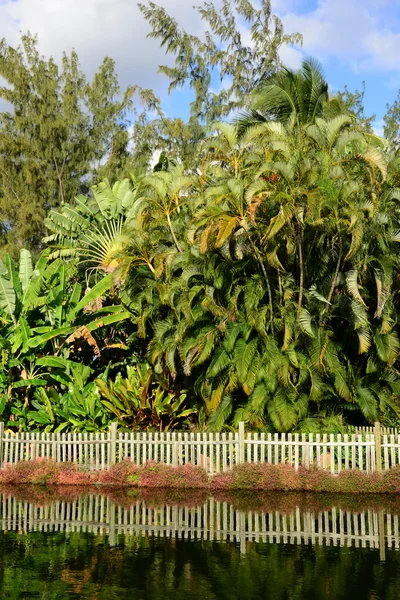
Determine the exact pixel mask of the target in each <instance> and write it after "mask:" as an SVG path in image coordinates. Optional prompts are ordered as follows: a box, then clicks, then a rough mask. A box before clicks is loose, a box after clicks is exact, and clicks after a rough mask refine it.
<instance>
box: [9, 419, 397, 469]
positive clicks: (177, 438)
mask: <svg viewBox="0 0 400 600" xmlns="http://www.w3.org/2000/svg"><path fill="white" fill-rule="evenodd" d="M37 457H41V458H43V457H44V458H50V459H53V460H55V461H57V462H65V461H73V462H75V463H79V464H81V465H85V466H86V467H87V468H88V469H92V470H99V469H105V468H108V467H109V466H110V465H111V464H114V463H115V462H120V461H123V460H126V459H129V460H131V461H133V462H134V463H136V464H137V465H143V464H145V463H146V462H148V461H158V462H161V463H164V464H167V465H173V466H178V465H185V464H188V463H191V464H194V465H198V466H201V467H203V468H205V469H206V470H207V472H208V473H210V474H213V473H218V472H220V471H227V470H229V469H232V467H233V466H234V465H236V464H241V463H244V462H249V463H250V462H253V463H257V462H260V463H270V464H278V463H286V464H289V465H293V466H294V467H295V468H296V469H298V468H299V466H300V465H303V466H306V467H310V466H313V465H314V466H316V467H318V468H323V469H328V470H330V472H331V473H340V472H341V471H342V470H347V469H360V470H362V471H367V472H373V471H376V470H378V471H380V470H382V468H383V469H389V468H390V467H393V466H395V465H398V464H400V435H399V434H390V435H388V434H386V433H382V431H381V430H380V427H379V424H377V425H376V427H375V429H374V432H373V433H354V434H345V435H341V434H329V435H328V434H314V435H313V434H309V435H306V434H298V433H293V434H290V433H289V434H284V433H282V434H278V433H275V434H272V433H261V434H258V433H245V430H244V424H243V423H240V424H239V431H238V432H235V433H214V434H213V433H186V432H185V433H182V432H167V433H151V432H147V433H146V432H140V433H137V432H128V433H126V432H120V431H118V429H117V424H116V423H113V424H112V426H111V428H110V431H108V432H102V433H90V434H89V433H83V434H82V433H76V434H72V433H59V434H55V433H17V434H15V433H12V432H9V431H4V424H3V423H0V465H1V466H4V465H5V464H6V463H7V464H15V463H16V462H19V461H22V460H32V459H35V458H37Z"/></svg>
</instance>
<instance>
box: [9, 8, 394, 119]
mask: <svg viewBox="0 0 400 600" xmlns="http://www.w3.org/2000/svg"><path fill="white" fill-rule="evenodd" d="M218 1H219V0H216V2H217V3H218ZM156 2H157V0H156ZM254 2H255V3H256V2H257V0H254ZM158 3H159V4H161V5H163V6H165V7H166V8H167V9H168V10H169V11H170V12H171V13H172V14H173V15H174V16H175V17H176V18H177V19H178V20H179V22H180V23H182V25H183V26H184V27H185V28H187V29H189V30H190V31H195V32H198V31H199V30H201V23H200V22H199V20H198V18H197V17H196V13H194V11H193V9H192V5H193V3H194V2H193V0H158ZM198 3H200V0H199V1H198ZM272 8H273V12H274V13H275V14H277V15H278V16H279V17H280V18H281V19H282V20H283V23H284V25H285V29H286V31H287V32H288V33H289V32H294V31H299V32H301V33H302V34H303V36H304V44H303V47H302V48H301V49H300V48H289V49H284V50H283V52H282V58H283V60H284V61H285V62H286V63H287V64H288V66H291V67H294V68H295V67H297V66H299V64H300V62H301V59H302V57H303V56H310V55H311V56H314V57H316V58H318V59H319V60H320V61H321V62H322V64H323V67H324V70H325V73H326V77H327V79H328V81H329V83H330V85H331V87H332V89H333V90H337V89H343V86H344V85H345V84H346V83H347V85H348V86H349V88H350V89H351V90H354V89H355V88H359V89H360V88H361V86H362V82H363V81H365V82H366V95H365V107H366V112H367V114H373V113H376V115H377V116H376V121H377V122H376V128H377V130H379V129H380V128H381V126H382V123H381V119H382V117H383V114H384V112H385V106H386V104H387V103H392V102H393V100H394V99H395V97H396V95H397V92H398V89H399V88H400V0H272ZM21 30H22V31H27V30H30V31H31V32H33V33H37V34H38V36H39V42H40V49H41V51H42V52H43V53H44V54H46V55H50V54H52V55H53V56H54V57H55V58H56V59H59V58H60V56H61V51H62V50H67V51H70V50H71V49H72V48H73V47H74V48H76V50H77V51H78V54H79V57H80V59H81V63H82V66H83V68H84V70H85V71H86V73H87V74H88V76H89V77H90V76H91V75H92V74H93V72H94V70H95V69H96V66H97V65H98V64H99V63H100V62H101V59H102V58H103V56H104V55H106V54H108V55H110V56H112V57H113V58H115V60H116V64H117V69H118V72H119V74H120V79H121V83H122V85H123V86H125V85H127V84H128V83H138V84H140V85H143V86H146V87H152V88H154V89H155V91H156V92H157V93H158V94H159V95H160V96H161V97H162V98H163V101H164V106H165V109H166V111H167V112H168V113H169V114H171V115H178V114H181V115H183V116H184V115H185V114H187V111H186V110H185V107H187V105H188V101H189V100H190V97H189V95H188V94H187V92H186V91H180V92H177V93H175V94H174V95H173V96H170V97H167V94H166V84H167V82H166V81H165V79H164V78H163V77H162V76H160V75H157V66H158V64H160V63H163V62H165V60H166V58H165V56H164V54H163V52H162V51H161V50H160V48H159V47H158V44H157V42H156V41H155V40H148V39H147V38H146V34H147V33H148V28H147V24H146V23H145V22H144V21H143V19H142V17H141V15H140V13H139V11H138V8H137V5H136V2H135V1H134V0H0V37H6V39H7V41H8V42H9V43H10V44H12V45H17V44H18V40H19V35H20V34H19V32H20V31H21Z"/></svg>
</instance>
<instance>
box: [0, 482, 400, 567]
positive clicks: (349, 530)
mask: <svg viewBox="0 0 400 600" xmlns="http://www.w3.org/2000/svg"><path fill="white" fill-rule="evenodd" d="M0 502H1V504H0V506H1V515H0V517H1V521H0V523H1V529H2V530H5V531H9V530H10V531H52V532H53V531H67V532H73V531H82V532H90V533H94V534H97V535H107V536H108V542H109V544H110V545H115V544H116V543H117V536H118V535H134V534H135V535H153V536H167V537H171V536H174V537H175V536H179V537H182V538H184V539H204V540H210V541H212V540H215V541H234V542H236V543H238V544H239V545H240V548H241V551H242V552H246V544H247V543H248V542H256V543H260V542H264V543H265V542H269V543H283V544H317V543H318V544H328V545H340V546H352V545H353V546H356V547H360V546H361V547H366V546H369V547H370V548H372V549H379V550H380V556H381V560H384V557H385V547H389V548H394V549H396V550H399V549H400V537H399V517H398V515H397V514H391V513H389V512H384V511H383V510H381V511H375V510H373V509H367V510H364V511H361V512H354V511H348V510H343V509H342V508H337V507H335V506H333V507H332V508H331V509H330V510H324V511H321V512H318V511H310V510H307V511H303V512H302V511H301V510H300V508H298V507H297V508H295V509H293V510H292V511H285V512H282V511H279V510H276V511H272V512H255V511H243V510H237V509H236V508H234V506H233V505H232V504H229V503H228V502H220V501H217V500H214V498H209V499H208V500H207V501H206V502H205V503H204V504H201V505H199V506H196V507H187V506H178V505H169V504H164V505H161V506H154V505H148V504H147V503H146V501H145V500H143V499H140V500H137V501H134V502H133V503H132V504H131V505H130V506H128V507H126V506H121V505H118V504H116V503H115V502H114V500H112V499H111V498H110V497H108V496H102V495H95V494H89V495H87V496H82V497H80V498H79V499H77V500H73V501H70V502H68V501H62V500H54V501H52V502H50V503H48V504H46V505H44V506H38V505H35V504H34V503H30V502H26V501H20V500H18V499H16V498H14V497H12V496H9V495H7V494H1V495H0Z"/></svg>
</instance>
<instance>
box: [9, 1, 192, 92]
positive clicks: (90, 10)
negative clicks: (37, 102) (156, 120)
mask: <svg viewBox="0 0 400 600" xmlns="http://www.w3.org/2000/svg"><path fill="white" fill-rule="evenodd" d="M159 4H162V5H163V6H165V8H167V10H168V11H169V12H170V13H171V14H172V15H173V16H175V17H176V18H177V19H178V20H179V23H180V24H182V25H183V26H187V27H189V28H195V29H197V30H199V28H201V24H200V19H199V17H196V13H195V12H194V11H193V8H192V2H188V1H187V0H161V2H159ZM28 30H29V31H31V32H32V33H37V34H38V37H39V49H40V51H41V52H42V53H43V54H45V55H46V56H49V55H53V56H54V58H55V59H56V60H59V59H60V57H61V53H62V51H63V50H65V51H67V52H70V51H71V49H72V48H75V49H76V50H77V52H78V55H79V58H80V61H81V64H82V67H83V69H84V71H85V72H86V73H87V74H88V75H89V76H91V75H92V74H93V73H94V71H95V70H96V68H97V67H98V65H99V64H100V62H101V61H102V59H103V58H104V56H106V55H108V56H111V57H112V58H114V59H115V61H116V64H117V70H118V73H119V75H120V82H121V85H122V86H126V85H127V84H129V83H131V84H136V83H138V84H139V85H142V86H146V87H152V88H154V89H156V91H158V92H160V91H161V90H163V89H165V87H166V83H167V82H166V78H165V77H163V76H160V75H157V70H158V65H159V64H160V63H163V62H167V59H166V58H165V55H164V53H163V51H162V50H160V47H159V43H158V41H157V40H151V39H147V37H146V36H147V33H148V32H149V26H148V24H147V23H146V22H145V20H144V18H143V17H142V15H141V13H140V11H139V9H138V7H137V3H136V0H17V1H14V0H5V1H4V0H3V2H1V1H0V38H1V37H5V38H6V39H7V42H8V43H9V44H11V45H14V46H16V45H18V43H19V39H20V31H22V32H26V31H28Z"/></svg>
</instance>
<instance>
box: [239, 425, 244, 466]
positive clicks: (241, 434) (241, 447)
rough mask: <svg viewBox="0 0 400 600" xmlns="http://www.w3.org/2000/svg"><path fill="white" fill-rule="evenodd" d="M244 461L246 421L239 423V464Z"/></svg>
mask: <svg viewBox="0 0 400 600" xmlns="http://www.w3.org/2000/svg"><path fill="white" fill-rule="evenodd" d="M242 463H244V421H240V423H239V464H242Z"/></svg>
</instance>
